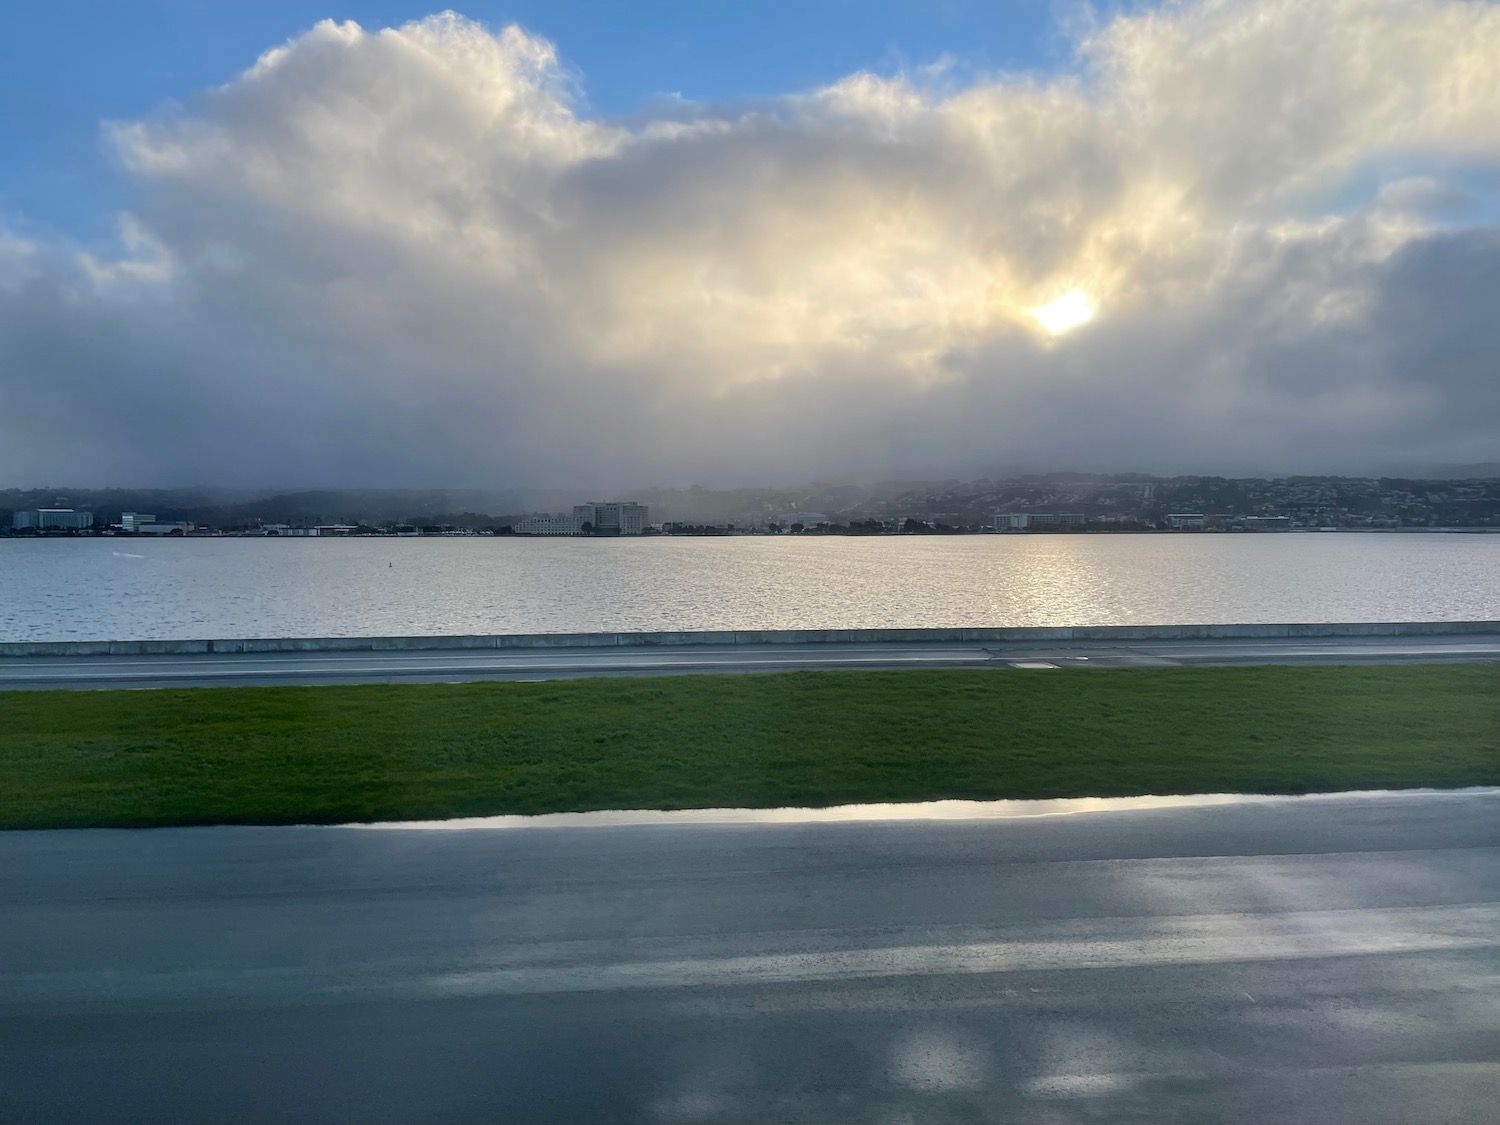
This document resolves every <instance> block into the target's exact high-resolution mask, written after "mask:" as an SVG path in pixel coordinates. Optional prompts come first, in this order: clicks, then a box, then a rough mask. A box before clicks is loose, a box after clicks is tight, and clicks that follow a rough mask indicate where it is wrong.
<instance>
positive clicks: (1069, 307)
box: [1026, 289, 1099, 336]
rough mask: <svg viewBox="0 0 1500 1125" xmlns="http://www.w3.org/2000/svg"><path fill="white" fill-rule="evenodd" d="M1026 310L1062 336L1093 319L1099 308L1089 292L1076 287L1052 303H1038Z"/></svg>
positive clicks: (1047, 327) (1043, 325)
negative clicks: (1090, 297)
mask: <svg viewBox="0 0 1500 1125" xmlns="http://www.w3.org/2000/svg"><path fill="white" fill-rule="evenodd" d="M1026 311H1027V312H1029V313H1030V314H1031V315H1032V316H1034V317H1036V319H1037V321H1038V323H1040V324H1041V326H1042V327H1043V328H1045V329H1046V330H1047V331H1048V332H1050V333H1052V335H1054V336H1061V335H1062V334H1063V333H1064V332H1071V331H1072V330H1073V329H1075V328H1077V327H1078V326H1079V325H1080V324H1087V323H1088V322H1089V321H1091V320H1093V319H1094V314H1095V313H1096V312H1098V311H1099V309H1098V306H1097V305H1095V304H1094V302H1093V301H1092V300H1090V299H1089V295H1088V294H1087V293H1085V292H1084V291H1083V290H1082V289H1074V290H1072V291H1071V292H1068V293H1065V294H1064V295H1063V296H1061V297H1059V298H1058V299H1057V300H1055V301H1053V302H1052V303H1051V304H1050V305H1038V306H1037V307H1036V308H1034V309H1028V310H1026Z"/></svg>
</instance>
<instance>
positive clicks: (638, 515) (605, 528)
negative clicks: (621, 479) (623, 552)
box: [573, 500, 648, 535]
mask: <svg viewBox="0 0 1500 1125" xmlns="http://www.w3.org/2000/svg"><path fill="white" fill-rule="evenodd" d="M647 516H648V511H647V508H646V505H644V504H637V503H636V502H635V501H633V500H611V501H609V502H608V503H601V502H599V501H597V500H594V501H590V502H589V503H587V504H575V505H573V519H574V520H575V521H577V523H578V527H579V529H580V531H582V530H583V527H584V525H585V524H587V525H588V531H587V532H584V533H585V534H593V535H640V534H641V533H643V532H644V531H645V530H646V524H647V522H648V519H647Z"/></svg>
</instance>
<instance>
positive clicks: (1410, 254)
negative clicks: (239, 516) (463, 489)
mask: <svg viewBox="0 0 1500 1125" xmlns="http://www.w3.org/2000/svg"><path fill="white" fill-rule="evenodd" d="M930 77H931V76H930V75H920V74H919V75H918V76H917V77H916V78H915V79H912V80H907V79H905V78H902V77H878V76H874V75H868V74H858V75H853V76H850V77H849V78H847V79H845V80H843V81H841V82H838V83H836V84H834V85H832V86H830V87H828V88H827V89H824V90H819V91H814V92H811V93H802V94H793V95H788V96H787V97H785V98H782V99H778V100H774V101H771V102H765V103H760V104H757V105H754V106H750V107H737V108H731V107H712V106H708V107H704V106H696V107H689V110H690V111H689V110H683V111H682V112H678V113H676V114H665V113H664V115H662V116H660V117H659V118H657V119H654V120H647V121H644V122H640V123H633V124H630V125H628V126H627V125H622V124H618V123H610V122H604V121H598V120H592V119H589V118H587V117H585V116H583V115H581V114H580V113H579V112H578V111H577V110H576V109H575V102H574V99H573V97H572V84H571V78H570V76H569V74H568V72H567V71H566V70H565V69H564V68H563V67H562V66H561V64H560V63H559V61H558V58H557V55H556V53H555V51H554V49H553V47H552V45H551V44H549V43H546V42H545V41H542V40H540V39H537V38H535V37H533V36H529V35H527V34H526V33H524V32H522V31H520V30H519V29H516V28H509V29H505V30H503V31H500V32H498V33H491V32H490V31H488V30H486V29H484V28H482V27H480V26H478V25H476V24H473V23H469V22H466V21H465V20H463V19H461V18H459V17H457V16H454V15H451V14H446V15H441V16H434V17H431V18H429V19H426V20H423V21H420V22H418V23H413V24H408V25H406V26H404V27H402V28H399V29H386V30H380V31H367V30H364V29H361V28H359V27H358V26H356V25H354V24H352V23H345V24H334V23H331V22H326V23H323V24H320V25H318V26H317V27H316V28H314V29H313V30H311V31H309V32H307V33H306V34H305V35H302V36H300V37H298V38H296V39H294V40H292V41H291V42H289V43H287V44H285V45H283V46H280V47H278V48H276V49H274V50H272V51H270V52H268V53H266V54H265V55H263V56H262V57H261V58H260V60H259V61H258V62H257V63H256V64H255V65H254V66H253V67H252V68H251V69H250V70H248V71H246V72H245V73H244V74H242V75H240V76H239V77H237V78H235V79H234V80H232V81H230V82H228V83H227V84H226V85H224V86H222V87H219V88H216V89H213V90H209V91H205V92H204V93H203V94H202V95H201V96H200V98H199V99H198V100H197V101H196V102H194V103H193V104H191V105H190V106H189V107H187V108H186V109H184V110H182V111H181V112H178V113H176V114H173V115H165V116H162V117H159V118H153V119H151V120H147V121H139V122H131V123H124V124H118V125H116V126H114V127H113V128H112V136H113V139H114V142H115V144H116V146H117V148H118V151H119V153H120V156H121V160H122V163H123V166H124V168H125V169H126V170H127V171H128V173H129V174H130V175H132V176H133V177H134V178H135V179H136V181H137V183H138V185H139V188H140V195H141V197H142V199H143V205H142V206H141V207H140V208H139V212H138V215H137V216H134V217H132V218H131V219H130V220H128V222H127V226H126V227H125V228H124V241H125V244H126V253H125V254H124V255H123V256H122V257H120V258H119V259H118V260H115V261H108V260H103V259H102V258H101V256H99V255H97V254H95V255H94V256H80V257H79V258H78V259H77V261H78V265H79V271H78V274H79V276H77V277H69V276H65V271H64V272H62V273H57V275H56V276H53V277H50V278H42V279H39V280H38V279H34V280H33V282H32V283H30V285H29V287H23V286H19V285H13V286H12V289H11V290H10V291H9V294H8V295H0V318H4V319H0V327H3V325H4V324H5V322H6V320H7V319H8V320H10V322H11V323H12V324H14V325H16V326H17V327H16V328H15V330H14V331H12V332H11V333H10V334H9V335H7V334H5V333H3V332H0V399H4V400H8V401H9V402H10V403H12V404H15V405H19V406H22V407H26V406H28V405H30V406H34V405H35V404H36V403H39V402H58V401H61V399H60V398H59V395H60V394H62V393H64V392H63V391H62V390H60V388H64V389H66V393H68V394H76V395H77V399H78V402H79V403H80V404H81V405H80V407H79V409H85V410H92V409H95V408H96V407H99V404H100V403H102V402H107V401H109V399H110V398H111V396H114V395H116V394H118V395H120V396H121V398H122V399H123V404H122V407H121V408H122V409H123V410H124V412H125V415H124V420H123V421H122V418H121V416H120V415H115V416H113V417H114V421H113V423H112V424H111V425H107V426H106V425H102V424H100V425H97V426H90V425H83V426H81V427H80V426H78V425H77V424H76V420H75V428H74V431H73V434H72V436H71V437H70V439H69V440H68V441H64V442H49V441H46V440H44V439H42V438H39V437H38V436H37V434H36V431H35V429H34V428H33V429H32V430H30V431H29V432H28V433H27V434H19V433H16V432H12V431H10V430H8V429H7V428H6V427H7V426H14V425H15V424H14V423H13V422H7V421H5V420H3V419H0V478H4V477H9V478H12V479H18V480H19V479H28V480H32V479H39V478H40V477H43V476H47V477H50V478H52V479H64V478H68V479H79V478H78V475H77V474H79V473H88V474H95V475H99V474H108V475H116V476H119V475H121V474H126V473H136V474H144V475H146V476H149V477H151V478H152V479H155V480H167V479H175V480H226V481H243V482H253V481H259V480H266V479H269V478H275V479H276V480H278V481H286V482H288V483H290V482H292V481H294V480H303V481H308V482H311V481H314V480H318V481H328V482H330V483H340V482H349V483H353V482H363V481H370V482H372V483H375V482H379V483H429V482H431V483H448V482H453V483H457V482H465V483H485V482H491V481H495V480H497V479H498V478H505V479H510V480H517V479H524V480H533V481H552V482H557V483H563V482H567V481H572V480H586V481H599V480H602V479H605V478H619V479H620V480H621V481H622V483H628V482H629V481H641V480H644V479H647V478H652V479H683V478H688V477H691V478H694V479H714V478H718V479H728V478H733V477H741V478H743V477H751V478H754V479H766V478H769V477H786V476H798V475H806V474H813V473H879V472H886V471H891V472H896V471H900V472H913V471H916V472H921V471H935V472H936V471H941V472H959V471H965V470H969V469H983V468H986V467H988V466H991V465H1003V464H1016V463H1023V462H1024V463H1031V464H1036V465H1046V466H1048V467H1066V466H1070V465H1075V464H1077V465H1099V466H1106V465H1113V466H1118V467H1129V466H1139V467H1147V468H1150V467H1160V468H1185V467H1193V466H1199V467H1202V468H1205V469H1212V468H1228V469H1236V468H1247V467H1261V466H1264V467H1268V468H1272V469H1277V468H1322V467H1335V468H1337V467H1357V466H1360V465H1367V464H1376V463H1381V462H1391V461H1399V460H1402V459H1428V460H1430V459H1433V458H1438V459H1441V458H1442V457H1445V456H1448V455H1450V454H1451V455H1453V457H1454V459H1456V460H1464V459H1467V460H1479V459H1491V458H1493V456H1494V455H1495V452H1496V449H1497V447H1500V409H1497V410H1493V411H1489V412H1488V413H1485V412H1482V411H1476V410H1475V406H1476V404H1483V405H1484V406H1490V405H1500V403H1497V402H1495V398H1496V389H1495V377H1494V375H1493V371H1494V369H1495V360H1496V358H1497V356H1500V351H1497V350H1496V349H1497V348H1500V341H1497V340H1496V339H1495V338H1494V336H1493V330H1492V329H1489V328H1488V327H1487V326H1488V324H1489V320H1488V319H1486V318H1485V317H1482V316H1477V315H1475V316H1471V315H1469V313H1468V312H1467V311H1466V310H1468V309H1469V307H1470V305H1471V304H1473V305H1475V306H1476V307H1484V306H1486V304H1488V305H1493V304H1494V303H1495V302H1496V301H1497V300H1500V278H1497V273H1496V270H1497V266H1496V262H1497V261H1500V246H1497V243H1496V240H1495V237H1494V232H1493V231H1489V230H1474V229H1468V230H1454V229H1440V228H1438V227H1436V226H1434V224H1433V223H1432V222H1431V221H1430V220H1429V216H1430V215H1431V214H1432V213H1434V208H1435V207H1437V206H1438V205H1439V203H1441V202H1442V201H1444V200H1450V201H1451V199H1452V198H1453V197H1454V193H1458V192H1460V188H1459V186H1458V185H1457V184H1455V183H1450V182H1448V178H1449V177H1450V176H1451V175H1452V174H1453V173H1452V170H1453V169H1455V168H1469V169H1473V168H1479V167H1489V168H1494V167H1496V166H1497V165H1500V8H1497V7H1496V6H1495V5H1493V4H1489V3H1482V2H1471V3H1453V2H1438V0H1406V2H1397V0H1328V2H1326V3H1320V4H1307V3H1305V2H1290V0H1259V2H1250V0H1206V2H1202V3H1196V4H1185V3H1173V4H1167V5H1165V6H1162V7H1159V8H1155V9H1148V10H1144V11H1141V12H1139V13H1137V14H1132V15H1128V16H1122V17H1119V18H1116V19H1114V20H1112V21H1111V22H1108V23H1106V24H1103V25H1100V26H1095V27H1092V28H1090V29H1088V30H1087V32H1086V33H1085V35H1084V36H1083V38H1082V39H1081V40H1080V41H1079V69H1078V70H1077V72H1076V73H1071V74H1064V75H1058V76H1053V77H1050V78H1040V77H1036V76H1027V77H1018V78H1008V77H1001V78H999V79H996V80H992V81H987V82H985V83H983V84H979V85H973V86H969V87H967V88H962V89H951V88H944V89H941V90H937V89H935V88H933V87H932V86H931V85H930V84H929V83H928V82H927V81H926V79H928V78H930ZM1397 164H1399V166H1400V167H1401V168H1402V169H1403V171H1402V172H1401V174H1400V175H1399V176H1392V177H1390V179H1391V182H1390V183H1388V184H1386V185H1384V187H1383V189H1382V188H1381V186H1380V185H1378V184H1377V188H1376V191H1375V196H1376V198H1375V200H1374V202H1373V203H1370V204H1362V203H1351V204H1347V205H1339V206H1330V205H1326V204H1325V205H1324V206H1323V208H1322V209H1321V210H1319V211H1317V212H1316V213H1313V214H1310V213H1309V210H1308V208H1309V206H1315V201H1317V200H1320V199H1321V200H1327V199H1338V198H1340V197H1341V196H1342V195H1347V194H1349V191H1348V189H1349V188H1350V185H1353V184H1355V183H1357V182H1359V181H1360V180H1361V178H1362V177H1363V178H1365V179H1368V178H1369V177H1371V176H1375V177H1377V178H1379V177H1380V175H1381V171H1380V170H1381V169H1382V168H1385V167H1394V166H1396V165H1397ZM1414 169H1415V171H1414ZM1398 181H1399V182H1398ZM1349 197H1350V198H1353V196H1352V195H1349ZM1368 197H1369V196H1368V195H1367V196H1366V198H1368ZM1310 201H1313V202H1311V203H1310ZM1435 201H1436V202H1435ZM1444 206H1447V204H1444ZM1450 211H1451V207H1450ZM1455 240H1457V241H1456V242H1455ZM1454 269H1459V270H1462V271H1464V277H1465V281H1464V283H1463V284H1462V285H1455V286H1453V289H1454V296H1453V297H1452V300H1451V301H1450V304H1449V305H1447V306H1444V307H1433V308H1427V307H1426V306H1423V307H1424V308H1426V311H1425V313H1424V314H1423V315H1424V316H1426V317H1427V319H1426V320H1412V319H1411V312H1412V309H1413V307H1414V306H1413V303H1412V302H1411V301H1409V300H1407V301H1406V302H1405V304H1404V305H1402V301H1403V291H1402V289H1401V286H1402V285H1403V284H1421V285H1426V286H1429V287H1431V286H1432V285H1435V284H1436V285H1438V286H1439V287H1441V286H1443V285H1446V284H1447V283H1448V279H1447V275H1446V274H1443V273H1442V271H1444V270H1454ZM1433 271H1437V272H1436V273H1434V272H1433ZM3 277H4V274H3V271H0V280H3ZM168 281H170V282H171V284H170V285H169V286H168V285H164V283H166V282H168ZM141 287H154V291H155V292H157V293H158V297H157V299H156V300H155V301H154V302H152V303H151V304H150V307H149V308H143V307H142V306H141V305H140V303H139V302H134V303H133V302H132V301H131V299H130V298H131V294H132V291H133V290H136V289H140V288H141ZM1073 293H1078V294H1082V295H1083V296H1082V297H1081V298H1078V299H1077V300H1074V299H1073V298H1071V297H1070V296H1069V295H1070V294H1073ZM1059 299H1061V301H1062V302H1063V303H1066V302H1068V301H1070V300H1073V303H1074V304H1077V305H1079V307H1080V308H1082V307H1084V306H1087V308H1088V310H1089V312H1090V314H1092V313H1093V312H1095V311H1097V313H1098V316H1097V319H1095V320H1093V321H1092V322H1091V323H1090V324H1089V325H1088V328H1087V330H1086V331H1077V332H1071V333H1062V334H1056V335H1053V334H1051V333H1050V332H1049V330H1048V327H1047V325H1048V318H1044V317H1042V316H1041V315H1040V313H1039V310H1043V309H1052V308H1055V307H1060V306H1059V305H1058V302H1059ZM24 301H30V302H32V304H31V305H30V306H28V308H29V310H30V314H35V313H36V312H37V308H38V306H37V304H36V303H37V302H41V303H42V305H44V306H45V312H46V315H44V316H40V317H38V316H36V315H30V314H28V316H26V317H22V316H21V303H22V302H24ZM7 302H8V305H7ZM1393 304H1395V305H1400V306H1401V316H1400V318H1398V319H1399V320H1400V323H1401V324H1402V325H1403V332H1404V333H1405V334H1404V335H1403V336H1402V337H1401V338H1399V339H1396V338H1394V337H1393V336H1392V334H1391V330H1390V326H1391V324H1392V323H1394V322H1395V321H1394V320H1393V316H1392V312H1391V309H1392V306H1393ZM1418 304H1421V303H1420V302H1418ZM1069 307H1070V308H1071V306H1069ZM1065 311H1066V310H1065ZM1074 311H1077V310H1074ZM1074 319H1075V321H1076V322H1077V323H1081V322H1082V321H1081V320H1077V318H1074ZM1085 319H1086V318H1085ZM23 325H24V326H23ZM1454 331H1463V332H1466V333H1469V336H1468V337H1466V338H1465V339H1466V346H1465V347H1463V348H1459V349H1455V348H1454V347H1453V337H1452V335H1451V334H1452V333H1453V332H1454ZM1487 332H1489V333H1491V334H1489V335H1486V333H1487ZM105 341H108V346H107V347H105V344H104V342H105ZM1434 356H1436V357H1437V358H1436V359H1434ZM1460 356H1466V357H1467V359H1466V360H1465V359H1461V358H1459V357H1460ZM7 361H8V362H7ZM59 373H61V374H59ZM3 405H5V403H4V402H0V406H3ZM131 411H137V412H139V414H140V416H141V417H142V418H146V417H150V418H154V419H157V420H163V419H171V420H174V422H175V425H172V426H168V427H165V432H163V430H162V428H160V427H158V428H157V429H153V430H152V436H151V440H150V441H149V442H147V441H146V440H144V439H143V438H142V437H141V433H142V431H141V429H140V427H138V426H132V425H131V424H130V422H129V415H130V412H131ZM10 416H11V417H14V416H16V415H15V413H14V411H11V412H10ZM31 416H32V417H34V416H35V411H34V410H33V411H32V412H31ZM28 425H31V426H33V427H34V423H28ZM80 433H87V434H88V435H89V438H88V440H87V441H82V442H80V441H79V440H77V436H78V434H80Z"/></svg>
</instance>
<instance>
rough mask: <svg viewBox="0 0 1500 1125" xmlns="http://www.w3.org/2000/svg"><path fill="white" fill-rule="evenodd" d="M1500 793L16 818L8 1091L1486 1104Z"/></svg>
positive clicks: (1172, 1116) (221, 1103) (594, 1113)
mask: <svg viewBox="0 0 1500 1125" xmlns="http://www.w3.org/2000/svg"><path fill="white" fill-rule="evenodd" d="M1497 1106H1500V793H1495V792H1490V793H1466V794H1447V795H1442V794H1428V795H1419V794H1403V795H1388V796H1378V797H1368V796H1367V797H1360V798H1349V797H1344V798H1317V799H1300V800H1299V799H1285V800H1272V801H1263V802H1260V803H1253V804H1243V805H1230V806H1215V807H1212V808H1203V807H1193V808H1169V809H1155V810H1149V811H1141V810H1136V811H1129V812H1093V813H1087V814H1082V815H1074V816H1057V817H1039V818H1033V819H1010V820H989V821H977V820H962V821H948V822H937V821H916V822H875V823H870V822H864V823H789V824H755V825H745V824H740V825H724V824H706V825H704V824H700V825H692V824H674V825H635V826H625V827H621V826H604V827H601V826H589V827H566V828H559V827H527V828H519V829H518V828H488V829H461V830H452V829H448V830H445V829H438V828H421V829H410V828H397V827H385V828H265V829H253V828H210V829H166V830H157V831H139V832H111V831H92V832H35V833H3V834H0V1120H4V1121H6V1122H9V1123H19V1122H58V1121H69V1122H72V1121H77V1122H94V1121H110V1122H120V1123H124V1122H150V1123H152V1125H166V1123H171V1122H195V1123H196V1122H205V1121H235V1122H260V1121H267V1122H269V1121H276V1122H349V1121H358V1122H362V1123H380V1122H401V1123H420V1122H429V1121H430V1122H442V1123H445V1125H462V1123H466V1122H527V1123H533V1122H535V1123H542V1122H566V1123H569V1125H575V1123H579V1122H661V1123H680V1122H698V1123H704V1125H713V1123H722V1122H746V1123H750V1122H754V1123H760V1122H808V1123H817V1125H826V1123H830V1122H890V1123H896V1122H920V1123H924V1125H926V1123H948V1122H1038V1123H1048V1125H1055V1123H1063V1122H1084V1121H1089V1122H1095V1121H1128V1122H1150V1123H1153V1125H1162V1123H1173V1122H1182V1123H1184V1125H1186V1123H1192V1125H1201V1123H1202V1122H1209V1121H1213V1122H1231V1123H1233V1122H1246V1123H1251V1122H1253V1123H1255V1125H1263V1123H1266V1122H1276V1123H1290V1125H1296V1123H1303V1122H1306V1123H1308V1125H1370V1123H1372V1122H1378V1123H1388V1125H1389V1123H1397V1122H1411V1123H1422V1125H1442V1123H1454V1122H1466V1123H1467V1122H1473V1123H1476V1125H1477V1123H1480V1122H1486V1123H1489V1122H1493V1121H1494V1120H1495V1115H1496V1108H1497Z"/></svg>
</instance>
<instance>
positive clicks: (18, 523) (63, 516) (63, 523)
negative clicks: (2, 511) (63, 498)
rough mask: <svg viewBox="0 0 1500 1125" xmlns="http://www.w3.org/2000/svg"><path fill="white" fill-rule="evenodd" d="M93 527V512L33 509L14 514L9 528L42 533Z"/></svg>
mask: <svg viewBox="0 0 1500 1125" xmlns="http://www.w3.org/2000/svg"><path fill="white" fill-rule="evenodd" d="M93 526H94V513H93V512H80V511H75V510H74V509H72V508H33V509H32V510H30V511H25V512H16V513H15V514H14V515H13V516H12V517H11V527H12V528H14V529H15V530H16V531H24V530H26V529H27V528H36V529H37V530H38V531H42V530H45V529H48V528H56V529H58V530H62V531H81V530H83V529H85V528H90V527H93Z"/></svg>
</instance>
